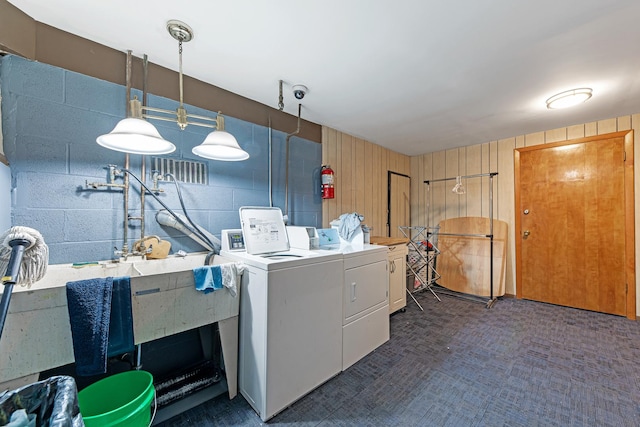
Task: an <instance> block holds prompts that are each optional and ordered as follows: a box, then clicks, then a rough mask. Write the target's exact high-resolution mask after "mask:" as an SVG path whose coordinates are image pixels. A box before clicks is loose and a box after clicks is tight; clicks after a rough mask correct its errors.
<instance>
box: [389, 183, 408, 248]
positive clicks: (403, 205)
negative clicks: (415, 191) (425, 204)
mask: <svg viewBox="0 0 640 427" xmlns="http://www.w3.org/2000/svg"><path fill="white" fill-rule="evenodd" d="M388 189H389V191H388V199H387V200H388V208H387V212H388V217H387V236H388V237H405V235H404V234H403V233H402V232H401V231H400V229H399V228H398V227H399V226H409V225H411V199H410V197H411V196H410V195H411V178H409V177H408V176H407V175H402V174H399V173H396V172H391V171H389V179H388Z"/></svg>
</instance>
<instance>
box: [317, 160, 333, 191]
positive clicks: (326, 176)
mask: <svg viewBox="0 0 640 427" xmlns="http://www.w3.org/2000/svg"><path fill="white" fill-rule="evenodd" d="M320 175H321V177H322V198H323V199H333V198H334V197H335V192H334V188H333V183H334V176H335V175H334V174H333V169H331V166H329V165H322V172H320Z"/></svg>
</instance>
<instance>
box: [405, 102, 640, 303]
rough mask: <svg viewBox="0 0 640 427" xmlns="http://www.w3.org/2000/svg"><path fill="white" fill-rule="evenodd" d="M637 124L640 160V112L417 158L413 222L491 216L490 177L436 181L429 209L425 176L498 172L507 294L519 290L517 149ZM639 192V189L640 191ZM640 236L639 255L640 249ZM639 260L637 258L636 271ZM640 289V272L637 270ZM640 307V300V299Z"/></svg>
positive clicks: (497, 214)
mask: <svg viewBox="0 0 640 427" xmlns="http://www.w3.org/2000/svg"><path fill="white" fill-rule="evenodd" d="M629 129H634V130H635V132H634V137H635V142H634V154H635V155H634V159H640V147H639V146H640V114H634V115H632V116H623V117H618V118H613V119H608V120H601V121H597V122H592V123H585V124H581V125H575V126H569V127H564V128H559V129H552V130H548V131H544V132H537V133H532V134H527V135H521V136H516V137H513V138H507V139H501V140H499V141H491V142H487V143H484V144H478V145H472V146H467V147H462V148H456V149H452V150H446V151H439V152H434V153H429V154H424V155H421V156H414V157H411V174H410V175H411V177H412V181H411V184H412V185H411V225H413V226H420V225H427V224H429V225H431V226H434V225H437V223H438V222H439V221H440V220H442V219H447V218H454V217H458V216H488V215H489V204H488V203H489V196H488V194H489V191H488V190H489V189H488V185H489V184H488V182H489V181H488V178H477V179H471V180H466V181H465V182H464V184H465V186H466V190H467V192H466V194H464V195H456V194H454V193H452V192H451V189H452V188H453V186H454V185H455V180H454V181H447V182H445V183H432V184H431V197H430V209H429V212H427V209H426V207H427V203H426V202H427V200H426V184H424V183H423V182H424V181H425V180H432V179H439V178H450V177H456V176H458V175H472V174H478V173H488V172H498V176H496V177H495V178H494V200H493V203H494V211H493V213H494V218H496V219H501V220H503V221H506V222H507V223H508V224H509V241H508V249H507V271H506V293H507V294H511V295H515V293H516V291H515V269H514V266H515V244H514V242H515V240H514V239H515V235H514V229H515V217H514V210H515V207H514V162H513V150H514V149H515V148H520V147H527V146H532V145H538V144H548V143H552V142H557V141H566V140H570V139H576V138H582V137H587V136H593V135H601V134H605V133H611V132H617V131H623V130H629ZM636 161H638V160H636ZM638 171H640V168H638V166H637V164H636V174H635V188H636V189H640V186H639V185H640V173H639V172H638ZM636 191H637V190H636ZM635 206H636V233H638V232H640V227H639V223H640V208H639V207H640V204H639V201H638V198H637V197H636V200H635ZM550 232H551V231H550ZM638 237H639V236H636V254H640V251H639V250H638V244H639V242H640V239H639V238H638ZM638 268H640V267H639V263H638V258H636V270H638ZM636 277H637V279H636V289H637V290H638V292H637V293H636V295H638V298H639V299H640V289H639V287H638V285H639V283H638V280H640V275H638V274H637V275H636ZM636 307H638V308H639V309H640V301H638V303H637V304H636Z"/></svg>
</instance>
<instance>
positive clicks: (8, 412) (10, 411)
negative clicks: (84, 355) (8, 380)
mask: <svg viewBox="0 0 640 427" xmlns="http://www.w3.org/2000/svg"><path fill="white" fill-rule="evenodd" d="M22 410H24V413H25V414H26V416H27V418H28V419H29V420H30V421H31V422H33V423H34V424H33V425H38V426H40V425H47V426H49V427H83V426H84V422H83V420H82V415H81V414H80V410H79V408H78V389H77V388H76V381H75V380H74V379H73V377H69V376H66V375H58V376H53V377H50V378H48V379H46V380H43V381H38V382H35V383H32V384H29V385H26V386H23V387H20V388H18V389H16V390H13V391H8V392H6V393H4V394H3V395H1V396H0V425H5V424H8V423H9V422H10V421H11V418H12V417H14V420H15V419H16V418H17V417H18V416H19V415H20V414H22ZM28 425H31V424H28Z"/></svg>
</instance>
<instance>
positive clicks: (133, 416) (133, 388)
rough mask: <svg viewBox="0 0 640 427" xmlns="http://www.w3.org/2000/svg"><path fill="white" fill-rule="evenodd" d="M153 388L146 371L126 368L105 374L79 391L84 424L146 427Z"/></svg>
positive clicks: (92, 426) (95, 426)
mask: <svg viewBox="0 0 640 427" xmlns="http://www.w3.org/2000/svg"><path fill="white" fill-rule="evenodd" d="M154 394H155V390H154V388H153V376H152V375H151V374H150V373H149V372H146V371H127V372H122V373H119V374H115V375H112V376H110V377H107V378H104V379H102V380H100V381H98V382H95V383H93V384H91V385H90V386H88V387H86V388H85V389H83V390H81V391H80V392H79V393H78V406H79V407H80V413H81V414H82V419H83V420H84V423H85V425H86V426H87V427H110V426H122V427H148V426H149V424H151V402H152V401H153V396H154Z"/></svg>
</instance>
